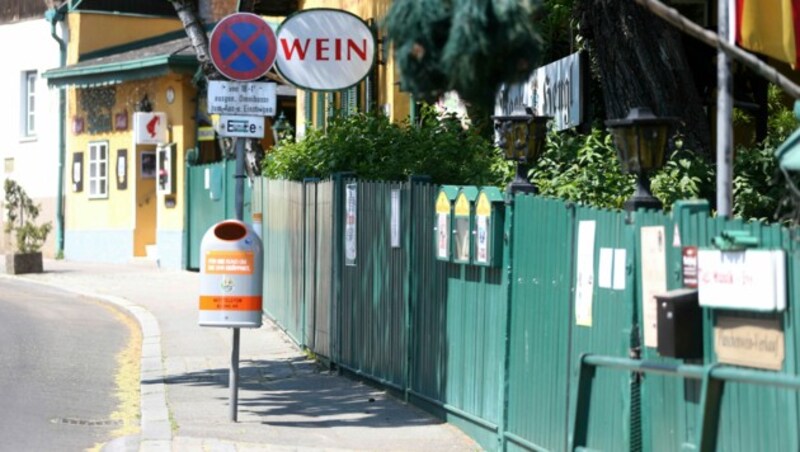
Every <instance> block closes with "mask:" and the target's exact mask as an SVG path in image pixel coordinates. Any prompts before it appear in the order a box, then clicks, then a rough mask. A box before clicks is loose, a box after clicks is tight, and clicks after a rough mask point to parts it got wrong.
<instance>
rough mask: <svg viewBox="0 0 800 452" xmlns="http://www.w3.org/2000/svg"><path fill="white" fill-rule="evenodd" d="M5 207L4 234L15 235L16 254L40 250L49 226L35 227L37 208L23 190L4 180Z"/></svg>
mask: <svg viewBox="0 0 800 452" xmlns="http://www.w3.org/2000/svg"><path fill="white" fill-rule="evenodd" d="M4 189H5V194H6V196H5V206H6V225H5V232H6V234H11V233H14V234H15V235H16V244H17V248H16V250H17V252H18V253H23V254H24V253H35V252H37V251H39V250H41V249H42V245H43V244H44V241H45V240H47V234H49V233H50V229H51V227H52V226H51V224H50V223H46V224H43V225H40V226H36V218H38V217H39V208H40V207H39V206H38V205H36V204H34V203H33V200H32V199H31V198H30V197H28V194H27V193H25V190H24V189H23V188H22V187H21V186H20V185H19V184H17V183H16V182H14V181H13V180H11V179H6V181H5V185H4Z"/></svg>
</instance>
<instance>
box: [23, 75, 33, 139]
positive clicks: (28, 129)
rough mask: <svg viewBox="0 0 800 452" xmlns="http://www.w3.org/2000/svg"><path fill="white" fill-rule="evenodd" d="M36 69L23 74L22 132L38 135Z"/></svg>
mask: <svg viewBox="0 0 800 452" xmlns="http://www.w3.org/2000/svg"><path fill="white" fill-rule="evenodd" d="M36 75H37V74H36V71H27V72H25V73H24V74H23V80H22V82H23V88H22V122H23V124H22V134H23V135H24V136H26V137H32V136H34V135H36Z"/></svg>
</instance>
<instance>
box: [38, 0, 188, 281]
mask: <svg viewBox="0 0 800 452" xmlns="http://www.w3.org/2000/svg"><path fill="white" fill-rule="evenodd" d="M65 20H66V23H67V28H68V30H69V41H68V45H67V55H66V66H64V67H61V68H57V69H52V70H49V71H47V72H46V73H45V74H44V77H46V78H47V79H48V82H49V83H50V85H51V86H55V87H58V88H61V89H66V90H67V106H68V107H67V111H66V115H65V116H66V117H65V118H64V121H65V122H66V137H65V154H66V158H65V168H64V169H65V174H66V176H65V177H66V181H65V193H64V216H65V227H64V256H65V257H66V258H67V259H71V260H84V261H97V262H126V261H129V260H131V259H133V258H136V257H146V256H150V257H151V258H156V257H157V258H158V260H159V262H160V265H161V266H164V267H173V268H179V267H181V266H182V256H183V247H184V246H185V244H184V238H183V237H184V229H185V219H184V207H183V205H184V202H185V200H184V192H183V190H180V189H179V188H178V187H179V184H180V181H182V180H183V170H184V167H185V165H184V159H185V153H186V150H187V149H190V148H192V147H193V146H195V137H196V130H197V127H196V125H195V120H194V118H195V117H196V89H195V87H194V86H193V85H192V76H193V75H194V74H195V72H196V70H197V59H196V56H195V53H194V51H193V49H192V47H191V44H190V42H189V39H188V38H187V37H186V33H185V31H184V30H183V26H182V24H181V22H180V21H179V20H177V19H176V18H168V17H164V18H161V17H146V16H134V15H127V16H126V15H117V14H108V13H101V12H80V13H69V14H67V15H66V18H65ZM111 30H113V32H110V31H111ZM148 111H150V112H161V113H164V114H165V116H163V118H165V121H164V122H165V123H164V124H156V123H155V122H154V123H152V124H150V125H151V126H152V127H153V130H154V131H155V128H163V131H165V132H166V134H165V136H164V138H163V144H164V146H162V147H163V152H161V154H160V156H161V157H165V156H170V157H172V160H171V161H169V162H166V161H164V162H165V163H169V165H167V166H168V167H166V168H157V167H156V162H159V163H161V162H162V159H159V158H158V157H159V155H158V154H157V152H156V151H157V145H155V144H140V142H141V141H140V140H137V139H136V138H135V130H134V117H135V116H136V114H137V113H139V112H148ZM146 126H147V124H144V125H143V127H146ZM156 126H157V127H156ZM163 166H164V165H163V164H162V167H163ZM162 169H164V170H165V171H166V173H164V172H162V171H160V170H162ZM159 173H160V174H159ZM165 177H166V178H171V179H164V178H165ZM162 179H163V180H162ZM167 180H170V181H171V182H172V185H171V189H167V190H162V189H160V188H169V187H166V186H164V187H159V185H160V184H159V183H158V182H166V181H167Z"/></svg>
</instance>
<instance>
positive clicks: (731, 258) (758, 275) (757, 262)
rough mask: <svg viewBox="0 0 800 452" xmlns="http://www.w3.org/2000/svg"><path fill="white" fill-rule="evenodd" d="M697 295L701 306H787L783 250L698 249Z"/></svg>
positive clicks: (765, 308)
mask: <svg viewBox="0 0 800 452" xmlns="http://www.w3.org/2000/svg"><path fill="white" fill-rule="evenodd" d="M697 261H698V278H697V279H698V283H699V288H698V297H699V301H700V305H701V306H705V307H711V308H728V309H747V310H752V311H767V312H771V311H783V310H784V309H786V257H785V255H784V252H783V251H782V250H747V251H720V250H702V249H701V250H699V251H698V253H697Z"/></svg>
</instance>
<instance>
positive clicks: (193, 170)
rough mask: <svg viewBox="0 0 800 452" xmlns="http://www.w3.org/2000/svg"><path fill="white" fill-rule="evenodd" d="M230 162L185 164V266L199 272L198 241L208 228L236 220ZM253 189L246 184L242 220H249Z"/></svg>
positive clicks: (232, 171)
mask: <svg viewBox="0 0 800 452" xmlns="http://www.w3.org/2000/svg"><path fill="white" fill-rule="evenodd" d="M235 170H236V165H235V164H234V162H233V161H227V160H226V161H222V162H216V163H209V164H205V165H187V167H186V174H187V183H186V186H187V206H188V207H187V218H186V224H187V229H188V240H187V243H188V245H189V251H188V254H189V256H188V264H187V267H188V268H190V269H193V270H199V269H200V242H201V241H202V240H203V235H204V234H205V233H206V231H207V230H208V228H210V227H211V226H213V225H214V224H216V223H218V222H220V221H222V220H225V219H229V218H235V217H236V205H235V189H234V188H235V187H236V182H235V179H234V174H235ZM251 196H252V188H251V187H250V185H249V182H247V181H246V182H245V190H244V218H245V221H247V222H249V221H250V211H251V206H250V199H251Z"/></svg>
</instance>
